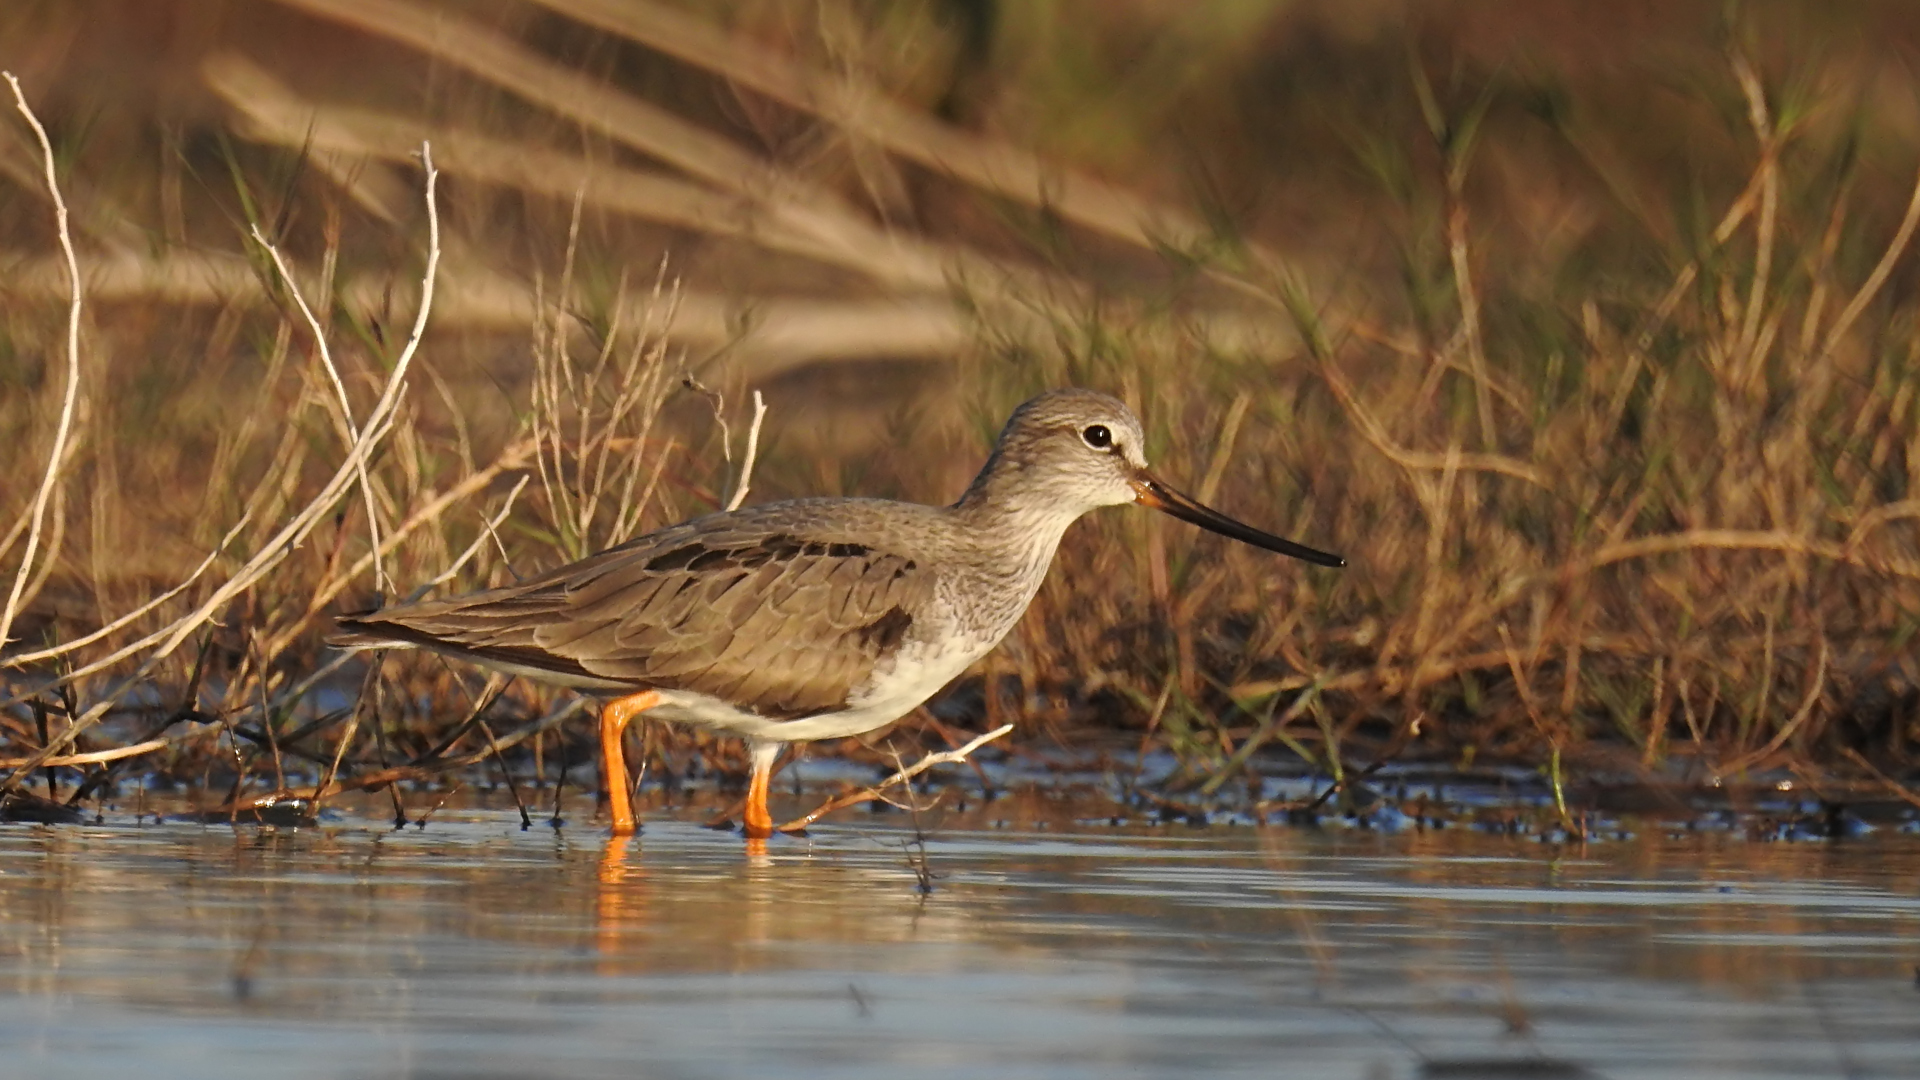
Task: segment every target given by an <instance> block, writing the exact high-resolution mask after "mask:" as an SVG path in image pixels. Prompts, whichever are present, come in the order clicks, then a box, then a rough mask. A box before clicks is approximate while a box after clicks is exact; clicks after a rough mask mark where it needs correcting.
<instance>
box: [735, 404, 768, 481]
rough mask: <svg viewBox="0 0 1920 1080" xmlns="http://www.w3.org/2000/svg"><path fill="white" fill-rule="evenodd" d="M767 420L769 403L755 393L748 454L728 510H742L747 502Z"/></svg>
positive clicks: (743, 456) (742, 461) (744, 459)
mask: <svg viewBox="0 0 1920 1080" xmlns="http://www.w3.org/2000/svg"><path fill="white" fill-rule="evenodd" d="M766 418H767V403H766V401H765V400H764V399H763V398H761V396H760V391H758V390H755V391H754V392H753V425H752V426H751V427H749V428H747V452H746V453H745V454H744V455H742V456H741V458H740V481H739V483H737V484H735V485H734V486H733V494H732V495H731V496H729V497H728V499H727V509H728V510H738V509H740V504H741V503H744V502H746V501H747V491H748V489H750V488H751V487H752V486H753V460H754V458H756V457H758V456H759V455H760V422H761V421H762V420H765V419H766Z"/></svg>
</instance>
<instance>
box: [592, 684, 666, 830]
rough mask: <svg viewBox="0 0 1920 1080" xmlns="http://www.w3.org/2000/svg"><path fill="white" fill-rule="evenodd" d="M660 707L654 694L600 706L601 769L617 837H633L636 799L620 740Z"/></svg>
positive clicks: (614, 701)
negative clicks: (643, 715) (641, 718)
mask: <svg viewBox="0 0 1920 1080" xmlns="http://www.w3.org/2000/svg"><path fill="white" fill-rule="evenodd" d="M658 704H660V695H659V694H656V693H654V692H653V691H651V690H643V691H641V692H640V693H638V694H628V695H627V696H626V697H622V698H614V699H613V700H612V701H609V702H607V703H606V704H605V705H602V706H600V768H601V775H602V776H603V777H604V779H605V781H606V785H607V787H606V791H607V802H608V804H609V806H610V807H611V809H612V810H613V835H615V836H632V835H633V831H634V829H633V799H632V798H631V797H630V796H629V795H628V793H627V787H628V783H629V781H628V780H627V755H626V751H625V750H624V749H623V748H622V746H621V743H620V737H621V736H622V735H624V734H625V733H626V730H627V725H628V724H630V723H632V722H633V718H634V717H636V716H639V715H640V714H641V713H643V712H646V711H647V710H648V709H651V708H653V707H654V706H655V705H658Z"/></svg>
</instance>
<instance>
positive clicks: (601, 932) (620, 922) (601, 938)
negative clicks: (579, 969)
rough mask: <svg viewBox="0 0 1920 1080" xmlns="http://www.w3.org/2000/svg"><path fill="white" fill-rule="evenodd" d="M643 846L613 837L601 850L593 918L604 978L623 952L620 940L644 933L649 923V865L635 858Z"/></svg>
mask: <svg viewBox="0 0 1920 1080" xmlns="http://www.w3.org/2000/svg"><path fill="white" fill-rule="evenodd" d="M639 846H640V840H639V838H638V837H629V836H610V837H608V838H607V846H606V847H604V848H601V849H600V866H599V870H598V874H597V882H596V885H595V892H594V908H593V919H594V929H595V945H596V946H597V951H598V952H599V954H600V956H601V957H602V963H601V974H603V975H604V974H610V973H611V970H612V969H611V968H610V967H609V966H608V964H607V963H606V960H607V959H608V958H611V957H614V956H616V955H618V954H620V953H621V952H622V951H623V950H622V949H621V948H620V939H621V938H622V937H623V936H625V935H627V934H630V933H639V932H641V931H642V930H643V929H644V928H645V926H646V924H647V893H648V889H647V870H646V864H645V862H644V861H643V860H640V859H634V858H631V856H632V855H633V853H634V849H635V848H637V847H639Z"/></svg>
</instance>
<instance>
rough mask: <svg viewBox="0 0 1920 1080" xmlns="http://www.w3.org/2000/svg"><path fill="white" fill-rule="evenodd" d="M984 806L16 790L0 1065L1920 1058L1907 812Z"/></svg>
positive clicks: (1535, 1067)
mask: <svg viewBox="0 0 1920 1080" xmlns="http://www.w3.org/2000/svg"><path fill="white" fill-rule="evenodd" d="M988 823H989V819H988V818H986V817H983V816H978V815H976V816H975V817H960V818H955V819H950V820H949V821H948V822H946V823H945V824H944V825H943V827H942V828H941V830H940V831H939V832H938V833H937V834H935V835H933V836H931V837H929V838H928V839H927V840H926V842H925V844H924V859H925V861H924V865H921V864H920V856H921V854H922V848H921V847H920V846H919V845H916V844H914V843H913V839H914V838H913V834H912V833H911V832H910V831H906V830H902V829H899V828H889V827H875V826H870V825H866V824H863V823H861V822H860V821H859V820H858V819H855V820H854V821H852V822H850V823H846V824H833V825H828V826H823V827H820V828H817V829H816V830H815V832H814V835H813V836H812V837H811V838H807V839H788V838H779V839H776V840H775V841H773V842H772V843H771V844H770V845H769V848H768V850H767V853H766V854H764V855H750V854H748V853H747V852H746V851H745V850H744V846H743V844H742V842H741V841H740V840H739V839H738V838H736V837H733V836H730V835H727V834H724V833H717V832H712V831H708V830H706V829H703V828H700V827H698V826H697V825H694V824H690V823H681V822H675V821H660V820H654V821H650V822H649V823H648V824H647V826H646V832H645V834H644V835H643V836H641V837H639V838H637V839H636V840H635V841H634V842H632V843H631V844H628V845H618V846H610V845H609V843H608V842H607V840H606V839H605V838H604V837H602V836H601V835H599V834H598V833H597V832H596V831H594V830H592V829H590V828H586V827H577V828H568V829H565V830H562V831H560V832H558V833H555V832H554V831H552V830H547V829H539V828H536V829H535V830H533V831H522V830H521V829H520V827H519V821H518V817H517V815H514V814H513V813H512V812H511V811H508V812H504V813H503V812H495V811H480V810H475V811H468V812H464V813H451V812H448V811H442V812H441V813H440V814H439V815H436V817H435V818H434V820H433V822H432V823H431V824H430V825H429V826H428V827H427V828H426V829H424V830H415V829H408V830H406V831H404V832H399V833H394V832H389V831H387V830H386V829H385V828H384V827H382V826H381V825H380V824H378V823H377V822H372V821H367V822H359V821H355V820H348V821H336V822H331V823H329V824H328V825H326V826H324V827H322V828H319V829H306V830H289V831H277V832H276V831H271V830H265V831H263V830H258V829H252V828H243V829H237V830H236V829H234V828H231V827H227V826H201V825H182V824H165V825H152V824H148V825H145V826H138V827H136V826H134V825H132V824H121V825H115V826H102V827H83V826H61V827H39V826H7V827H4V828H0V995H4V997H3V998H0V1045H3V1046H5V1047H6V1048H7V1054H6V1060H7V1063H8V1068H7V1069H6V1070H5V1072H6V1073H7V1074H8V1075H18V1076H31V1077H35V1078H38V1080H48V1078H56V1077H69V1076H72V1077H81V1076H86V1077H94V1076H105V1075H112V1074H113V1073H115V1072H122V1073H129V1074H132V1073H137V1074H138V1075H140V1076H141V1077H143V1078H146V1077H169V1076H193V1077H221V1076H248V1077H260V1076H272V1077H302V1078H304V1077H401V1076H405V1077H501V1078H506V1077H514V1078H520V1077H547V1076H569V1077H572V1076H579V1077H599V1076H622V1077H634V1076H640V1077H732V1076H752V1077H836V1078H838V1077H855V1078H858V1077H876V1078H878V1077H885V1078H889V1080H894V1078H899V1077H921V1076H929V1077H976V1076H983V1075H994V1076H1012V1077H1019V1076H1046V1077H1089V1078H1092V1077H1110V1076H1122V1075H1124V1076H1169V1077H1173V1076H1263V1077H1264V1076H1289V1077H1294V1076H1298V1077H1320V1076H1325V1077H1342V1078H1387V1077H1422V1076H1432V1077H1439V1076H1538V1077H1547V1076H1605V1077H1703V1076H1726V1077H1755V1076H1779V1077H1813V1076H1907V1075H1916V1074H1920V991H1917V990H1916V987H1915V965H1916V962H1920V839H1917V838H1915V837H1913V836H1911V835H1900V834H1893V833H1880V834H1874V835H1869V836H1867V837H1864V838H1860V839H1850V840H1847V841H1844V842H1839V843H1789V844H1756V843H1752V842H1748V841H1745V840H1741V839H1737V838H1734V837H1730V836H1726V835H1694V836H1689V837H1686V838H1684V839H1677V838H1673V837H1670V836H1666V835H1663V834H1660V833H1658V832H1657V831H1656V832H1652V833H1648V834H1645V835H1642V836H1640V837H1638V838H1634V839H1627V840H1622V841H1616V842H1608V843H1604V844H1590V845H1588V846H1587V847H1585V848H1584V849H1582V850H1573V849H1569V850H1556V849H1554V848H1552V847H1550V846H1547V845H1543V844H1540V843H1536V842H1530V841H1524V840H1515V839H1510V838H1502V837H1493V836H1487V835H1482V834H1475V833H1471V832H1467V831H1464V830H1448V831H1446V832H1441V833H1429V832H1406V833H1401V834H1398V835H1392V836H1382V835H1377V834H1369V833H1357V832H1341V831H1318V830H1309V829H1264V830H1257V831H1256V830H1253V829H1247V828H1218V827H1217V828H1213V829H1192V828H1188V827H1186V826H1171V827H1141V828H1118V829H1116V828H1105V827H1080V828H1076V829H1069V830H1061V829H1054V828H1049V829H1043V830H1029V831H1018V830H1011V829H997V828H991V827H987V825H988ZM969 825H972V826H974V827H971V828H969V827H967V826H969ZM923 871H924V872H927V873H930V874H931V875H933V876H932V878H931V885H932V891H931V893H923V892H922V891H921V888H920V885H921V883H922V880H923V874H922V872H923Z"/></svg>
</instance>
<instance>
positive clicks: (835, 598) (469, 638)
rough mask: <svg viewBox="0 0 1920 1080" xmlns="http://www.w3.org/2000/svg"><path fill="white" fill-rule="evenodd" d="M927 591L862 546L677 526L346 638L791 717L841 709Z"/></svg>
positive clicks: (354, 630) (911, 570)
mask: <svg viewBox="0 0 1920 1080" xmlns="http://www.w3.org/2000/svg"><path fill="white" fill-rule="evenodd" d="M932 588H933V582H932V578H931V575H930V574H928V573H927V571H926V570H925V569H924V568H923V567H921V566H920V565H919V564H918V563H917V562H916V561H915V560H914V559H911V558H908V557H906V556H902V555H897V554H893V553H890V552H885V551H880V550H877V549H875V548H873V547H870V546H868V545H865V544H859V543H849V542H842V541H832V540H826V539H815V538H809V537H806V536H804V535H797V534H796V532H795V531H792V530H785V529H780V528H777V527H774V526H768V527H763V528H757V529H746V528H737V527H736V528H729V529H720V530H700V529H697V528H688V527H684V526H683V527H679V528H674V529H667V530H663V531H662V532H659V533H655V534H653V535H652V536H648V537H643V538H641V540H639V541H635V542H634V543H632V544H629V545H627V546H626V547H624V548H616V549H613V550H611V551H607V552H602V553H601V554H599V555H596V556H593V557H591V558H589V559H586V560H583V561H581V562H579V563H575V564H573V565H571V566H567V567H562V568H560V569H559V570H555V571H552V572H550V573H548V574H545V575H542V576H541V577H540V578H537V579H534V580H532V581H528V582H525V583H522V584H520V585H515V586H511V587H508V588H505V589H496V590H493V591H491V592H484V593H475V594H472V595H470V596H465V597H456V598H453V599H450V600H439V601H428V602H424V603H419V604H408V605H402V606H398V607H393V608H387V609H384V610H380V611H373V612H367V613H363V614H358V615H354V616H347V617H343V618H342V619H341V620H340V626H341V629H342V630H344V631H347V634H348V636H347V638H346V640H347V641H349V642H352V641H354V640H355V637H356V636H358V637H360V638H362V639H371V638H377V637H380V636H382V635H385V636H387V637H390V638H397V639H399V640H403V641H409V642H412V643H414V644H420V645H426V646H428V647H431V648H436V649H440V650H442V651H446V652H451V653H455V654H464V655H468V656H471V657H473V658H474V659H476V660H480V661H482V662H484V661H487V660H494V661H499V662H506V663H511V664H514V665H518V666H521V667H531V668H534V669H537V670H543V671H550V672H553V673H554V674H556V675H563V676H569V677H583V676H584V677H590V678H593V679H599V680H606V681H611V682H615V683H619V684H621V685H625V686H631V687H633V688H635V689H642V688H653V689H673V690H689V691H694V692H697V693H702V694H707V695H710V696H713V697H717V698H721V699H723V700H726V701H730V702H734V703H736V704H737V705H739V706H740V707H742V708H746V709H750V710H751V711H754V712H757V713H759V714H761V715H763V716H769V717H776V718H791V717H796V716H807V715H812V714H815V713H820V712H826V711H830V710H833V709H836V708H839V707H841V706H843V705H845V704H846V702H847V699H848V696H849V695H850V694H851V693H853V692H854V691H855V690H857V689H858V688H859V687H860V686H861V685H862V684H864V683H865V682H866V681H867V680H868V678H869V677H870V676H871V675H872V672H873V669H874V667H875V666H876V665H877V664H879V663H880V661H881V660H882V659H883V658H884V657H885V656H886V655H887V653H888V652H889V651H890V650H891V649H893V648H894V647H895V646H897V645H898V644H899V643H900V641H901V640H902V639H903V638H904V637H905V636H906V634H907V632H908V630H909V629H910V628H911V627H912V625H913V613H914V612H916V611H923V610H924V605H925V604H926V603H927V601H928V600H930V599H931V594H932Z"/></svg>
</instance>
